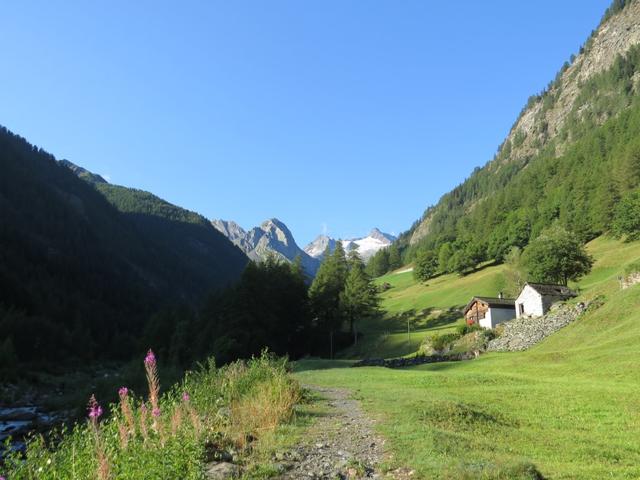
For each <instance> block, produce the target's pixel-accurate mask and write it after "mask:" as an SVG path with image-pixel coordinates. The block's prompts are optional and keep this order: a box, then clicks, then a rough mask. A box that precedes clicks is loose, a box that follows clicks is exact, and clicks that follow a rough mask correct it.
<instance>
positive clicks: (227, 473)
mask: <svg viewBox="0 0 640 480" xmlns="http://www.w3.org/2000/svg"><path fill="white" fill-rule="evenodd" d="M205 478H206V479H207V480H227V479H229V478H240V467H238V465H234V464H233V463H229V462H213V463H210V464H208V465H207V467H206V471H205Z"/></svg>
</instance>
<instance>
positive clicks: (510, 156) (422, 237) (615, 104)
mask: <svg viewBox="0 0 640 480" xmlns="http://www.w3.org/2000/svg"><path fill="white" fill-rule="evenodd" d="M639 43H640V2H638V1H622V0H616V1H615V2H614V3H613V4H612V6H611V7H610V8H609V9H608V10H607V13H606V14H605V15H604V17H603V20H602V22H601V24H600V26H599V27H598V29H597V30H596V31H594V32H593V33H592V35H591V37H590V38H589V39H588V40H587V41H586V42H585V44H584V45H583V47H582V48H581V49H580V53H579V54H578V55H577V56H575V57H572V58H571V59H570V62H567V63H565V65H564V66H563V67H562V69H561V70H560V72H559V73H558V75H557V76H556V78H555V79H554V80H553V81H552V82H550V84H549V85H548V87H547V88H546V89H545V90H544V91H543V92H542V93H540V94H539V95H534V96H532V97H531V98H530V99H529V101H528V103H527V105H526V106H525V108H524V109H523V111H522V113H521V114H520V116H519V117H518V119H517V120H516V122H515V123H514V126H513V128H512V129H511V131H510V133H509V135H508V136H507V138H506V139H505V141H504V143H503V144H502V145H501V146H500V148H499V151H498V153H497V154H496V156H495V157H494V159H493V160H491V161H490V162H489V163H487V164H486V165H485V166H484V167H482V168H478V169H476V170H475V171H474V172H473V174H472V175H471V176H470V177H469V178H468V179H467V180H466V181H464V182H463V183H462V184H461V185H459V186H458V187H456V188H455V189H454V190H452V191H451V192H449V193H447V194H445V195H444V196H443V197H442V198H441V199H440V201H439V202H438V204H437V205H435V206H433V207H430V208H428V209H427V210H426V211H425V213H424V215H423V217H422V218H421V219H420V220H418V221H417V222H416V223H415V224H414V225H413V226H412V227H411V229H410V230H409V231H407V232H405V233H404V234H403V235H402V236H401V237H400V240H399V245H400V246H401V247H402V248H403V249H404V255H405V257H404V258H405V260H411V259H412V258H413V256H414V255H415V253H416V251H417V250H420V249H429V250H435V251H439V250H440V249H443V248H444V250H445V251H446V253H447V256H449V257H454V256H455V255H456V254H458V256H459V257H461V256H464V257H467V258H473V260H474V261H482V260H484V259H493V258H497V259H501V258H502V257H503V256H504V254H505V253H506V252H508V250H509V249H510V248H511V247H512V246H524V245H526V244H527V243H528V242H529V240H530V239H532V238H535V237H536V236H537V235H538V234H539V233H540V231H541V230H542V229H544V228H545V227H547V226H549V225H551V224H552V223H554V222H555V221H559V222H560V223H561V224H562V225H563V226H564V227H565V228H567V229H569V230H571V231H574V232H576V233H577V234H578V235H579V236H581V237H582V238H583V239H584V240H588V239H591V238H594V237H595V236H597V235H598V234H600V233H602V232H606V231H608V230H609V228H610V226H611V220H612V207H613V205H614V204H615V202H616V201H617V200H618V199H620V198H621V197H622V196H624V195H625V194H627V193H628V192H629V191H631V190H633V189H635V188H637V187H638V184H639V182H640V142H639V141H638V140H637V139H638V133H639V130H638V128H639V125H638V116H639V113H638V108H639V107H638V106H639V102H638V97H639V95H638V93H639V92H640V46H639Z"/></svg>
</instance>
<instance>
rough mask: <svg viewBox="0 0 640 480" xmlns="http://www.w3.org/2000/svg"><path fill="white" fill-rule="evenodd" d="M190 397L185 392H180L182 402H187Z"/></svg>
mask: <svg viewBox="0 0 640 480" xmlns="http://www.w3.org/2000/svg"><path fill="white" fill-rule="evenodd" d="M190 399H191V397H190V396H189V394H188V393H187V392H184V393H183V394H182V401H183V402H188V401H189V400H190Z"/></svg>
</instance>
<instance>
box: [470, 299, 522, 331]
mask: <svg viewBox="0 0 640 480" xmlns="http://www.w3.org/2000/svg"><path fill="white" fill-rule="evenodd" d="M464 318H465V321H466V322H467V325H473V324H474V323H475V324H478V325H480V326H481V327H483V328H495V327H496V325H498V324H499V323H502V322H506V321H508V320H513V319H514V318H516V309H515V301H514V299H513V298H502V295H500V296H499V297H497V298H495V297H473V298H472V299H471V301H470V302H469V303H467V306H466V307H465V308H464Z"/></svg>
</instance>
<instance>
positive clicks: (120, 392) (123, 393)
mask: <svg viewBox="0 0 640 480" xmlns="http://www.w3.org/2000/svg"><path fill="white" fill-rule="evenodd" d="M118 395H119V396H120V398H125V397H126V396H127V395H129V389H128V388H127V387H120V390H118Z"/></svg>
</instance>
